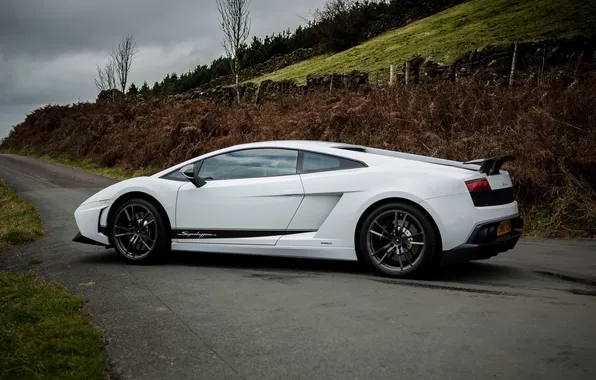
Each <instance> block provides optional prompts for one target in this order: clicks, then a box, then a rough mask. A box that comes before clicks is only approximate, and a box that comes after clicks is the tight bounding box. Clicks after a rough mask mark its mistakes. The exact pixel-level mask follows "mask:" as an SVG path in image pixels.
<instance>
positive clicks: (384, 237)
mask: <svg viewBox="0 0 596 380" xmlns="http://www.w3.org/2000/svg"><path fill="white" fill-rule="evenodd" d="M368 232H370V233H371V234H373V235H377V236H378V237H381V238H383V239H385V240H391V239H390V238H388V237H387V236H385V235H383V234H381V233H380V232H377V231H375V230H370V231H368Z"/></svg>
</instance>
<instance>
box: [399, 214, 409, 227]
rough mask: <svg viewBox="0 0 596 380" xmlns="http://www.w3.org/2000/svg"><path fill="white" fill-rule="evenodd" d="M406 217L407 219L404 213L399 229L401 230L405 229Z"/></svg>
mask: <svg viewBox="0 0 596 380" xmlns="http://www.w3.org/2000/svg"><path fill="white" fill-rule="evenodd" d="M407 217H408V214H406V213H405V212H404V218H403V220H402V221H401V226H400V228H401V229H402V230H403V229H405V228H406V218H407Z"/></svg>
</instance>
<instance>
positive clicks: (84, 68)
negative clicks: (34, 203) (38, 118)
mask: <svg viewBox="0 0 596 380" xmlns="http://www.w3.org/2000/svg"><path fill="white" fill-rule="evenodd" d="M323 3H324V0H301V1H300V2H299V1H290V0H279V1H276V0H252V2H251V20H252V29H251V32H252V34H253V35H257V36H264V35H265V34H271V33H273V32H279V31H281V30H284V29H287V28H295V27H296V26H297V25H299V24H301V23H303V22H304V20H303V19H302V18H303V17H306V18H308V17H310V16H311V15H312V12H313V10H314V9H315V8H316V7H318V6H320V5H321V4H323ZM217 17H218V14H217V8H216V5H215V0H171V1H163V0H103V1H97V0H51V1H49V0H0V139H1V138H2V137H3V136H4V135H5V133H7V131H8V130H9V129H10V126H7V124H6V123H8V120H11V121H10V122H11V123H14V119H15V112H22V111H23V110H24V109H27V110H28V109H29V108H30V107H37V105H41V104H56V103H70V102H76V101H78V100H89V99H92V98H93V97H94V96H95V95H96V90H95V86H94V84H93V78H94V76H95V73H96V71H95V70H96V66H97V65H98V64H99V65H102V64H103V63H104V62H105V60H106V59H107V55H108V54H109V52H110V51H111V49H112V48H113V47H114V46H115V45H116V44H117V43H118V41H119V40H120V38H121V37H122V36H124V35H126V34H127V33H132V34H133V35H134V36H135V39H136V41H137V46H138V47H139V49H140V52H139V54H138V55H137V56H136V58H135V61H134V62H133V67H132V71H131V77H132V80H133V81H134V82H136V83H142V82H143V81H144V80H147V82H148V83H153V82H155V81H156V80H160V79H161V78H163V77H164V76H165V75H166V74H167V73H171V72H177V73H181V72H186V71H188V70H190V69H192V68H194V67H195V66H196V65H198V64H205V63H209V62H210V61H211V60H212V59H213V58H216V57H218V56H220V55H221V54H223V51H222V47H221V36H222V34H221V31H220V30H219V27H218V24H217ZM14 110H18V111H14ZM26 112H28V111H26ZM24 117H25V114H23V115H22V118H24Z"/></svg>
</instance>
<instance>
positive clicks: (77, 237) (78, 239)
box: [72, 232, 109, 248]
mask: <svg viewBox="0 0 596 380" xmlns="http://www.w3.org/2000/svg"><path fill="white" fill-rule="evenodd" d="M72 241H74V242H77V243H82V244H90V245H99V246H101V247H106V248H109V245H106V244H103V243H100V242H98V241H95V240H91V239H89V238H87V237H85V236H83V235H81V233H80V232H78V233H77V234H76V235H75V237H73V238H72Z"/></svg>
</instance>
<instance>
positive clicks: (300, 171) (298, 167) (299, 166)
mask: <svg viewBox="0 0 596 380" xmlns="http://www.w3.org/2000/svg"><path fill="white" fill-rule="evenodd" d="M257 149H276V150H292V151H296V152H298V156H297V162H296V173H292V174H280V175H274V176H261V177H246V178H235V179H251V178H270V177H271V178H275V177H284V176H290V175H296V174H312V173H322V172H329V171H338V170H348V169H359V168H367V167H368V165H367V164H366V163H364V162H362V161H360V160H356V159H353V158H348V157H343V156H340V155H336V154H332V153H323V152H318V151H314V150H310V149H301V148H290V147H279V146H267V147H251V148H239V149H235V150H230V151H227V152H222V153H219V154H214V155H212V156H209V157H205V158H202V159H199V160H197V161H194V162H189V163H188V164H187V165H196V164H197V163H198V164H199V168H198V169H197V173H198V172H200V170H201V166H203V161H205V160H208V159H210V158H213V157H217V156H221V155H222V154H228V153H235V152H242V151H246V150H257ZM305 152H307V153H314V154H319V155H323V156H328V157H333V158H337V159H340V160H346V161H351V162H352V163H354V164H357V165H359V167H349V168H342V167H341V166H340V167H339V168H330V169H317V170H309V171H304V170H303V163H304V161H303V159H304V153H305ZM184 166H186V165H184ZM184 166H181V167H180V168H178V169H174V170H172V171H171V172H168V173H166V174H164V175H162V176H161V177H160V178H162V179H166V180H170V181H180V182H184V181H188V180H187V179H182V178H180V179H178V178H167V176H169V175H171V174H173V173H176V172H178V171H180V169H182V168H183V167H184ZM209 181H229V179H227V180H224V179H210V180H209Z"/></svg>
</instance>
